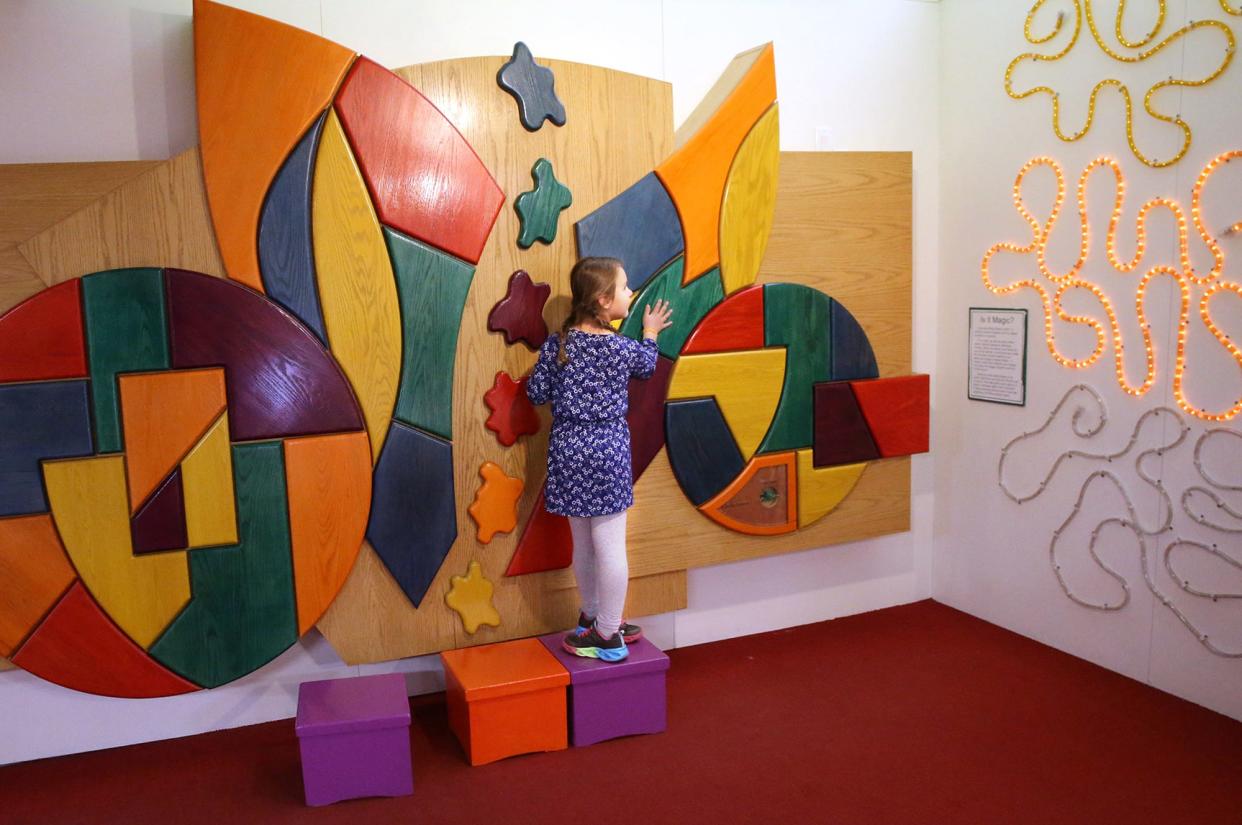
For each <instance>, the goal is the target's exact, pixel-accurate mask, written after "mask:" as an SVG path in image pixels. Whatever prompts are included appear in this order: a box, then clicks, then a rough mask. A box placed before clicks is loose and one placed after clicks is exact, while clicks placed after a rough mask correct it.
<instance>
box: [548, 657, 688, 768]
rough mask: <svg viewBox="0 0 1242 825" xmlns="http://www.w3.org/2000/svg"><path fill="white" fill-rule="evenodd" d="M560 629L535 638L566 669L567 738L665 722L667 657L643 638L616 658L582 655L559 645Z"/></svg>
mask: <svg viewBox="0 0 1242 825" xmlns="http://www.w3.org/2000/svg"><path fill="white" fill-rule="evenodd" d="M564 638H565V634H564V633H552V634H549V635H547V636H541V637H540V638H539V641H540V642H542V643H543V645H544V647H546V648H547V649H548V651H549V652H551V654H552V655H553V656H555V657H556V660H557V661H558V662H560V663H561V665H562V666H563V667H564V668H565V669H566V670H568V671H569V741H570V743H571V744H573V745H574V747H582V746H583V745H593V744H595V743H596V742H603V741H604V740H605V739H615V738H617V737H618V736H633V735H635V734H640V733H660V732H661V731H663V730H664V729H665V728H666V727H668V711H667V703H666V693H665V688H664V676H665V673H666V672H667V671H668V656H666V655H664V651H662V650H660V649H659V648H658V647H656V646H655V645H653V644H652V643H651V642H649V641H648V640H646V639H639V640H638V641H637V642H635V643H634V644H632V645H630V655H629V658H627V659H625V660H623V661H621V662H602V661H600V660H599V659H584V658H582V657H581V656H575V655H573V654H572V653H567V652H566V651H565V649H564V648H563V647H562V646H561V640H562V639H564Z"/></svg>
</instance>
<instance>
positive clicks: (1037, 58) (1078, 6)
mask: <svg viewBox="0 0 1242 825" xmlns="http://www.w3.org/2000/svg"><path fill="white" fill-rule="evenodd" d="M1046 2H1047V0H1036V3H1035V5H1033V6H1032V7H1031V10H1030V11H1029V12H1028V13H1027V15H1026V22H1025V23H1024V24H1023V34H1024V35H1025V36H1026V40H1027V42H1028V43H1031V44H1032V45H1039V44H1041V43H1047V42H1048V41H1049V40H1052V39H1053V38H1055V37H1056V36H1057V35H1058V34H1060V33H1061V29H1062V25H1063V24H1064V22H1065V16H1064V14H1058V15H1057V19H1056V24H1055V25H1054V26H1053V28H1052V31H1051V32H1049V33H1048V34H1045V35H1043V36H1036V35H1034V34H1032V32H1031V27H1032V24H1033V22H1034V19H1035V15H1036V14H1037V13H1038V12H1039V10H1040V9H1041V8H1042V7H1043V5H1044V4H1045V3H1046ZM1220 2H1221V8H1223V9H1224V10H1225V12H1227V13H1228V14H1235V15H1236V14H1242V10H1239V9H1234V8H1233V7H1231V6H1230V5H1229V3H1228V2H1227V0H1220ZM1073 3H1074V29H1073V34H1072V35H1071V36H1070V40H1069V43H1067V44H1066V45H1065V48H1063V49H1061V51H1059V52H1056V53H1055V54H1039V53H1037V52H1026V53H1024V54H1020V55H1018V56H1017V57H1015V58H1014V59H1013V60H1012V61H1010V63H1009V66H1008V67H1007V68H1006V69H1005V93H1006V94H1008V95H1009V96H1010V97H1011V98H1013V99H1014V100H1021V99H1023V98H1026V97H1030V96H1031V95H1034V94H1038V93H1040V92H1043V93H1046V94H1047V95H1049V96H1050V97H1051V98H1052V130H1053V131H1054V132H1055V133H1056V136H1057V137H1058V138H1060V139H1061V140H1063V141H1065V142H1067V143H1072V142H1073V141H1076V140H1078V139H1079V138H1081V137H1082V136H1083V135H1085V134H1087V132H1089V131H1090V130H1091V125H1092V123H1093V122H1094V120H1095V101H1096V98H1097V97H1098V96H1099V94H1100V90H1102V89H1103V88H1104V87H1106V86H1113V87H1116V88H1117V90H1118V91H1119V92H1120V93H1121V97H1122V100H1123V101H1124V102H1125V107H1126V142H1127V143H1129V144H1130V151H1131V152H1133V153H1134V156H1135V157H1136V158H1138V159H1139V160H1140V161H1142V162H1143V163H1144V164H1146V165H1147V166H1151V167H1153V168H1161V167H1164V166H1172V165H1173V164H1174V163H1177V162H1178V161H1179V160H1181V159H1182V158H1183V157H1185V155H1186V152H1187V151H1188V150H1189V149H1190V140H1191V132H1190V124H1189V123H1187V122H1186V121H1184V120H1182V117H1181V115H1180V114H1174V115H1168V114H1164V113H1163V112H1159V111H1157V110H1156V109H1155V108H1154V106H1153V105H1152V98H1153V97H1154V96H1155V94H1156V93H1157V92H1159V91H1160V90H1161V89H1163V88H1165V87H1168V86H1183V87H1193V86H1206V85H1207V84H1208V83H1211V82H1212V81H1213V80H1215V79H1216V78H1218V77H1220V76H1221V74H1223V73H1224V71H1225V69H1227V68H1229V64H1230V63H1231V62H1233V53H1234V50H1235V41H1234V36H1233V31H1232V29H1230V28H1229V26H1228V25H1226V24H1225V23H1222V22H1221V21H1219V20H1192V21H1190V22H1189V23H1187V24H1186V25H1185V26H1182V27H1181V28H1180V29H1178V30H1177V31H1175V32H1173V33H1172V34H1170V35H1169V36H1168V37H1166V38H1164V39H1163V40H1161V41H1160V42H1159V43H1157V44H1156V45H1154V46H1151V47H1150V48H1146V47H1148V46H1149V45H1150V44H1151V43H1152V41H1153V40H1155V39H1156V36H1157V34H1158V33H1159V32H1160V30H1161V29H1162V28H1163V27H1164V21H1165V12H1166V8H1165V0H1159V3H1160V6H1159V12H1158V14H1157V16H1156V23H1155V25H1153V26H1152V29H1151V31H1149V32H1148V33H1147V34H1146V35H1145V36H1144V37H1143V38H1141V39H1139V40H1137V41H1131V40H1129V39H1127V38H1126V36H1125V35H1124V33H1123V31H1122V20H1123V18H1124V17H1125V11H1126V0H1120V2H1119V3H1118V6H1117V20H1116V25H1115V27H1114V29H1115V33H1116V35H1117V42H1118V43H1120V44H1121V45H1122V46H1123V47H1125V48H1128V49H1135V50H1140V51H1138V53H1137V54H1131V55H1127V54H1122V53H1120V52H1118V51H1116V50H1115V49H1113V47H1112V46H1110V45H1109V44H1107V43H1105V42H1104V38H1103V37H1101V35H1100V31H1099V29H1098V27H1097V26H1096V23H1095V16H1094V14H1093V13H1092V11H1091V0H1073ZM1084 14H1085V16H1086V19H1087V28H1088V29H1089V30H1090V32H1091V36H1092V38H1093V39H1094V40H1095V42H1096V45H1098V46H1099V47H1100V49H1101V50H1102V51H1103V52H1104V53H1105V54H1107V55H1108V56H1109V57H1111V58H1112V59H1114V60H1117V61H1119V62H1121V63H1141V62H1142V61H1144V60H1147V59H1148V58H1150V57H1152V56H1153V55H1155V54H1157V53H1159V52H1160V51H1162V50H1163V49H1165V48H1166V47H1168V46H1169V45H1170V44H1171V43H1173V42H1174V41H1176V40H1178V39H1179V38H1181V37H1183V36H1184V35H1186V34H1188V33H1189V32H1192V31H1194V30H1195V29H1204V28H1211V29H1217V30H1219V31H1220V32H1221V33H1222V34H1223V35H1224V36H1225V42H1226V47H1225V50H1224V54H1223V56H1222V58H1221V62H1220V65H1219V66H1217V67H1216V69H1215V71H1213V72H1212V73H1211V74H1209V75H1208V76H1207V77H1203V78H1199V79H1198V80H1183V79H1181V78H1175V77H1172V76H1170V77H1169V78H1168V79H1167V80H1161V81H1160V82H1159V83H1156V84H1155V85H1153V86H1152V87H1151V88H1150V89H1148V90H1147V93H1146V94H1144V95H1143V109H1144V110H1145V111H1146V112H1147V114H1149V115H1151V116H1152V117H1153V118H1155V119H1156V120H1160V121H1163V122H1165V123H1172V124H1173V125H1175V126H1177V128H1178V129H1180V130H1181V132H1182V145H1181V148H1180V149H1178V151H1177V153H1176V155H1174V156H1173V157H1172V158H1168V159H1166V160H1158V159H1156V158H1152V157H1149V156H1147V155H1145V154H1144V153H1143V152H1142V151H1141V150H1140V149H1139V147H1138V144H1137V143H1136V142H1135V140H1134V117H1133V108H1134V105H1133V102H1132V100H1131V97H1130V89H1129V87H1128V86H1127V85H1126V84H1125V83H1123V82H1122V81H1120V80H1118V79H1116V78H1106V79H1104V80H1101V81H1100V82H1099V83H1097V84H1095V87H1094V88H1092V90H1091V97H1090V98H1089V99H1088V101H1087V121H1086V123H1085V124H1084V125H1083V127H1082V128H1081V129H1079V130H1078V131H1077V132H1074V133H1072V134H1066V133H1065V131H1064V130H1063V129H1062V128H1061V97H1060V93H1059V92H1057V91H1056V90H1054V89H1052V88H1051V87H1049V86H1036V87H1034V88H1031V89H1027V90H1026V91H1023V92H1016V91H1014V88H1013V73H1014V71H1015V70H1016V69H1017V67H1018V65H1019V64H1021V63H1023V62H1024V61H1028V60H1030V61H1034V62H1048V63H1050V62H1053V61H1056V60H1060V59H1061V58H1063V57H1065V56H1066V55H1067V54H1069V53H1070V51H1072V50H1073V48H1074V46H1075V45H1076V44H1077V43H1078V38H1079V35H1080V34H1081V33H1082V21H1083V17H1084ZM1143 49H1145V50H1143Z"/></svg>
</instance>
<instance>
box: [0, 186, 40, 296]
mask: <svg viewBox="0 0 1242 825" xmlns="http://www.w3.org/2000/svg"><path fill="white" fill-rule="evenodd" d="M0 168H3V167H0ZM45 287H47V284H45V283H43V279H42V278H40V277H39V276H38V274H37V273H36V272H35V271H34V267H32V266H31V265H30V262H29V261H27V260H26V256H25V255H23V254H22V253H21V251H20V250H19V249H18V248H17V244H0V314H3V313H5V312H8V311H9V310H10V309H12V308H13V307H15V306H17V305H18V304H20V303H21V302H22V301H24V300H26V299H27V298H29V297H30V296H32V295H34V294H36V293H38V292H40V291H41V290H43V289H44V288H45Z"/></svg>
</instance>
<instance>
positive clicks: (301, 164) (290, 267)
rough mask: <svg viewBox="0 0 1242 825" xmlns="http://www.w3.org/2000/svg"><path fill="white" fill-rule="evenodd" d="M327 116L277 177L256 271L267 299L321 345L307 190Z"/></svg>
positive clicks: (262, 220)
mask: <svg viewBox="0 0 1242 825" xmlns="http://www.w3.org/2000/svg"><path fill="white" fill-rule="evenodd" d="M327 114H328V113H327V112H326V111H325V112H324V113H323V114H322V115H320V116H319V118H318V119H317V120H316V121H315V122H314V123H313V124H312V125H311V127H310V129H308V130H307V131H306V134H305V135H303V136H302V139H301V140H300V141H298V145H297V147H296V148H294V150H293V153H292V154H290V155H289V157H288V158H287V159H286V160H285V164H284V166H282V167H280V171H279V172H277V173H276V179H275V180H273V181H272V186H271V188H270V189H268V190H267V199H266V200H265V201H264V202H263V213H262V215H261V216H260V218H259V270H260V272H261V273H262V275H263V288H264V290H266V291H267V297H269V298H271V299H272V300H273V301H275V302H276V303H278V304H280V305H281V306H283V307H284V308H285V309H287V310H289V311H290V312H292V313H293V314H294V315H295V316H297V318H298V320H300V321H301V322H302V323H303V324H306V326H307V327H309V328H310V330H311V331H312V332H314V333H315V335H316V336H318V338H319V340H320V341H321V342H322V343H323V344H324V345H325V346H326V345H327V343H328V337H327V333H326V332H325V331H324V325H323V312H322V311H321V310H320V308H319V290H318V288H317V287H316V285H315V284H316V281H315V254H314V249H313V248H312V246H311V186H312V183H313V180H314V171H315V153H316V152H317V151H318V149H319V134H320V132H321V131H322V130H323V123H324V119H325V118H326V117H327Z"/></svg>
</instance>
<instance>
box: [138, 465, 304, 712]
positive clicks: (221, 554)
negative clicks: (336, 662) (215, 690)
mask: <svg viewBox="0 0 1242 825" xmlns="http://www.w3.org/2000/svg"><path fill="white" fill-rule="evenodd" d="M232 449H233V476H234V479H235V483H236V489H237V529H238V535H239V536H240V538H241V541H240V542H239V543H237V544H235V545H232V546H229V547H205V548H202V549H199V550H191V551H190V552H189V558H190V585H191V587H192V589H193V593H194V595H193V597H192V598H191V600H190V603H189V604H188V605H187V606H186V608H185V610H183V611H181V613H180V614H179V615H178V616H177V618H176V619H174V620H173V622H172V624H170V625H169V626H168V628H167V629H166V630H165V631H164V633H163V634H162V635H161V636H160V638H159V639H157V640H156V642H155V644H153V645H152V646H151V649H150V653H151V655H152V656H153V657H154V658H155V659H156V660H157V661H158V662H160V663H161V664H163V665H164V666H165V667H167V668H168V669H170V670H172V671H174V672H176V673H178V674H180V675H181V676H183V677H185V678H186V679H189V680H190V681H192V682H194V683H196V684H199V685H202V686H203V687H209V688H210V687H216V686H218V685H222V684H225V683H226V682H231V681H233V680H234V679H237V678H239V677H241V676H245V675H246V674H247V673H250V672H251V671H253V670H256V669H258V668H260V667H262V666H263V665H265V664H267V663H268V662H269V661H271V660H272V659H274V658H275V657H276V656H278V655H279V654H280V653H282V652H283V651H284V650H285V649H286V648H288V647H289V646H290V645H291V644H293V643H294V642H296V641H297V638H298V620H297V608H296V603H295V596H294V588H293V556H292V548H291V543H290V540H289V508H288V501H287V499H286V496H285V461H284V447H283V445H282V444H281V442H279V441H264V442H257V443H251V444H237V445H234V446H233V448H232Z"/></svg>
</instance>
